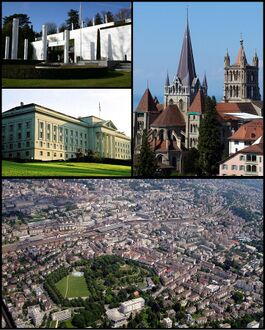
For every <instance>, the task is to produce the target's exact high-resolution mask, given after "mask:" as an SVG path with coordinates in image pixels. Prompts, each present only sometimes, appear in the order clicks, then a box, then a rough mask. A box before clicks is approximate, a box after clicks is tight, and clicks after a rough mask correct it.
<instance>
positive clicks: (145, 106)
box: [135, 88, 157, 112]
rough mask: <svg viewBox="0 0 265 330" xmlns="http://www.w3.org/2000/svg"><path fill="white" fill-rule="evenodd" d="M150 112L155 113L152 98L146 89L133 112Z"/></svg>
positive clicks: (155, 109)
mask: <svg viewBox="0 0 265 330" xmlns="http://www.w3.org/2000/svg"><path fill="white" fill-rule="evenodd" d="M150 111H157V108H156V105H155V102H154V99H153V96H152V94H151V92H150V90H149V88H147V89H146V90H145V92H144V95H143V96H142V98H141V100H140V102H139V104H138V106H137V108H136V110H135V112H150Z"/></svg>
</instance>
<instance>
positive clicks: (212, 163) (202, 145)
mask: <svg viewBox="0 0 265 330" xmlns="http://www.w3.org/2000/svg"><path fill="white" fill-rule="evenodd" d="M215 107H216V101H215V98H210V97H207V98H206V100H205V115H204V117H203V119H202V122H201V125H200V128H199V143H198V150H199V164H200V168H201V171H202V174H203V175H206V176H208V175H209V176H211V175H216V174H217V173H218V168H219V166H218V162H219V161H220V160H221V156H222V144H221V139H220V125H219V122H218V120H217V113H216V109H215Z"/></svg>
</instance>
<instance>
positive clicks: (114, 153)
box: [2, 103, 131, 161]
mask: <svg viewBox="0 0 265 330" xmlns="http://www.w3.org/2000/svg"><path fill="white" fill-rule="evenodd" d="M89 151H93V152H96V153H98V154H99V155H100V156H101V157H104V158H112V159H124V160H125V159H130V158H131V140H130V138H129V137H128V136H126V135H125V134H124V133H122V132H119V131H118V129H117V127H116V126H115V125H114V124H113V122H112V121H111V120H103V119H101V118H98V117H96V116H88V117H82V118H81V117H79V118H75V117H71V116H68V115H65V114H63V113H60V112H57V111H54V110H51V109H48V108H45V107H43V106H40V105H37V104H34V103H31V104H27V105H24V104H23V103H21V105H20V106H19V107H15V108H12V109H10V110H8V111H5V112H4V113H3V114H2V157H3V158H5V159H12V158H13V159H14V158H15V159H32V160H33V159H35V160H43V161H51V160H68V159H72V158H76V157H77V155H78V154H80V153H81V154H83V155H86V154H87V153H88V152H89Z"/></svg>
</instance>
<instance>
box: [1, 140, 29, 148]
mask: <svg viewBox="0 0 265 330" xmlns="http://www.w3.org/2000/svg"><path fill="white" fill-rule="evenodd" d="M24 146H26V148H29V147H30V142H29V141H27V142H26V144H24ZM21 148H22V144H21V142H18V143H17V144H15V143H10V144H9V145H5V144H3V145H2V149H3V150H5V149H7V150H13V149H21Z"/></svg>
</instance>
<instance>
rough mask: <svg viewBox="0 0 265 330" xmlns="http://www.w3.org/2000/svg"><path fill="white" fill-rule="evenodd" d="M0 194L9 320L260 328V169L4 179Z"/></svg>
mask: <svg viewBox="0 0 265 330" xmlns="http://www.w3.org/2000/svg"><path fill="white" fill-rule="evenodd" d="M2 199H3V202H2V290H3V291H2V293H3V299H4V302H5V304H6V306H7V307H8V310H9V312H10V314H11V315H12V318H13V320H14V322H15V323H16V326H17V327H19V328H29V327H32V328H34V327H35V328H41V327H42V328H65V327H73V326H74V327H79V328H82V327H98V328H100V327H101V328H104V327H105V328H106V327H116V328H118V327H128V328H148V327H149V328H159V327H164V328H205V327H209V328H216V327H219V328H242V327H248V328H256V327H262V328H263V282H262V281H263V211H262V205H263V184H262V180H259V179H223V180H206V179H196V180H195V179H179V180H166V179H165V180H158V179H157V180H155V179H154V180H132V179H128V180H126V179H122V180H109V179H102V180H98V179H94V180H87V179H64V180H63V179H61V180H56V179H45V180H32V179H6V180H3V191H2ZM81 286H82V287H81Z"/></svg>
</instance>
